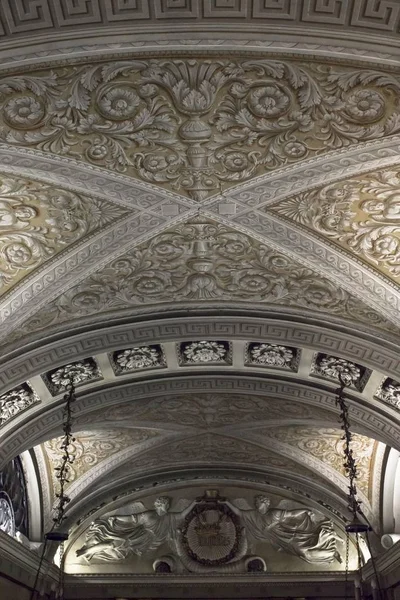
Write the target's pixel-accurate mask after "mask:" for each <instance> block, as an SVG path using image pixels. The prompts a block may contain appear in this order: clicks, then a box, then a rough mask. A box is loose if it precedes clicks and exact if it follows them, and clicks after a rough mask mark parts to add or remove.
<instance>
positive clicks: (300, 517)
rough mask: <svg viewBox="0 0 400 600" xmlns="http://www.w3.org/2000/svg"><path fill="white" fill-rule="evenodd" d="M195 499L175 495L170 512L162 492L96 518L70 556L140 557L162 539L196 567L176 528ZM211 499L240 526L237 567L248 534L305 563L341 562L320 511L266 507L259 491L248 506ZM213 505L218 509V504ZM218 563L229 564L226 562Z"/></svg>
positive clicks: (335, 539)
mask: <svg viewBox="0 0 400 600" xmlns="http://www.w3.org/2000/svg"><path fill="white" fill-rule="evenodd" d="M199 502H200V503H202V502H203V500H199V499H197V500H195V501H189V500H185V499H180V500H179V501H178V502H177V503H176V504H175V507H174V508H175V510H174V511H173V512H172V511H171V510H170V500H169V498H167V497H165V496H161V497H159V498H157V499H156V500H155V502H154V509H152V510H147V509H146V507H145V506H144V504H142V503H141V502H134V503H131V504H130V505H128V506H127V507H125V508H122V509H120V510H117V511H115V512H114V513H111V514H109V515H108V516H105V517H102V518H99V519H96V520H95V521H94V522H93V523H92V524H91V525H90V527H89V529H88V531H87V534H86V540H85V544H84V545H83V546H82V547H81V548H79V549H78V550H77V551H76V555H77V556H78V557H83V558H85V559H86V560H87V561H88V562H90V561H92V560H93V559H95V560H100V561H108V562H118V561H121V560H124V559H126V558H127V557H128V556H130V555H132V554H136V555H137V556H141V555H142V554H144V553H146V552H150V551H152V550H156V549H157V548H158V547H159V546H160V545H161V544H163V543H164V542H167V543H168V545H169V547H170V549H171V550H172V551H173V553H174V555H175V556H176V558H178V560H180V561H181V563H182V565H183V568H186V569H189V570H194V571H198V570H199V569H198V568H197V566H196V565H194V562H193V560H191V563H190V565H191V566H188V561H187V560H186V559H187V556H186V554H185V549H184V544H183V543H182V539H181V537H182V529H181V527H182V524H183V522H184V519H185V518H186V517H187V518H188V519H191V518H193V517H192V514H193V513H192V511H193V510H194V508H193V507H195V505H198V503H199ZM217 502H219V503H220V504H223V503H224V504H226V505H227V506H228V507H230V509H231V510H232V511H233V512H234V513H235V514H236V515H237V516H238V517H239V519H240V524H241V530H242V531H243V540H242V544H241V545H240V548H241V551H240V552H239V553H237V556H235V557H233V558H232V559H231V561H230V562H231V563H232V564H233V563H236V567H237V569H239V568H241V565H243V564H245V563H244V561H245V558H246V556H245V554H246V553H247V549H248V546H250V544H248V541H250V540H251V539H253V540H259V541H262V542H269V543H270V544H271V545H272V546H273V548H274V549H276V550H278V551H280V552H285V553H287V554H291V555H292V556H296V557H298V558H300V559H302V560H304V561H306V562H308V563H312V564H322V563H325V564H329V563H332V562H333V561H334V560H337V561H338V562H342V561H341V557H340V554H339V552H338V550H337V543H338V542H342V540H341V538H340V537H339V536H338V535H337V534H336V532H335V530H334V528H333V524H332V522H331V521H330V520H329V519H327V518H326V517H324V516H323V515H321V514H318V513H315V512H314V511H312V510H309V509H307V508H283V507H282V503H281V507H277V508H270V500H269V498H267V497H265V496H256V497H255V499H254V507H251V506H250V505H249V504H248V502H247V500H245V499H243V498H238V499H236V500H232V501H229V500H227V499H225V498H223V499H221V500H218V501H217ZM284 504H285V503H284ZM217 507H218V503H217ZM214 510H217V511H218V508H217V509H214ZM239 554H240V556H239ZM239 559H240V560H239ZM229 564H230V563H229ZM236 567H235V568H236ZM222 568H226V569H228V568H229V569H231V567H230V566H228V567H222V566H221V569H222ZM232 568H233V567H232ZM203 570H204V569H203Z"/></svg>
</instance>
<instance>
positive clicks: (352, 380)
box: [311, 352, 371, 392]
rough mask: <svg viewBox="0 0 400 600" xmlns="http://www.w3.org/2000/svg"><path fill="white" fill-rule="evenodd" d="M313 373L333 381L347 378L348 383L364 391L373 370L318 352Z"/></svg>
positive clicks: (312, 368) (312, 367)
mask: <svg viewBox="0 0 400 600" xmlns="http://www.w3.org/2000/svg"><path fill="white" fill-rule="evenodd" d="M311 374H312V375H316V376H318V377H323V378H325V379H330V380H331V381H339V378H340V377H342V378H343V379H345V380H346V385H349V386H351V387H353V388H354V389H356V390H358V391H359V392H362V391H363V389H364V387H365V385H366V383H367V381H368V379H369V377H370V375H371V371H370V370H369V369H367V368H366V367H363V366H362V365H358V364H356V363H354V362H352V361H350V360H346V359H344V358H339V357H338V356H331V355H329V354H322V353H320V352H318V353H317V354H316V355H315V356H314V360H313V364H312V366H311Z"/></svg>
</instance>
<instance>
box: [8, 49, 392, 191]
mask: <svg viewBox="0 0 400 600" xmlns="http://www.w3.org/2000/svg"><path fill="white" fill-rule="evenodd" d="M399 85H400V84H399V78H398V77H397V76H396V75H393V74H391V73H387V74H385V76H382V75H381V73H379V72H376V73H375V72H371V70H370V69H367V68H365V69H363V68H360V67H348V66H343V65H336V64H335V65H328V64H318V63H317V62H315V63H310V62H295V61H290V60H280V59H276V60H269V59H258V58H253V59H247V60H246V59H236V58H232V57H229V58H222V57H221V58H218V59H205V58H196V57H193V58H180V59H179V60H174V59H169V58H168V57H165V58H150V59H146V58H142V59H121V60H119V61H116V62H104V63H95V64H86V65H77V66H69V67H63V68H55V69H53V70H52V71H33V72H30V73H29V74H24V73H22V74H18V75H13V76H12V77H9V76H3V77H2V78H1V79H0V89H1V90H2V97H1V103H0V109H1V114H2V127H1V129H0V139H2V140H3V141H6V142H7V143H9V144H16V145H24V146H30V147H35V148H38V149H40V150H42V151H44V152H51V153H55V154H59V155H70V156H74V157H78V158H80V159H81V160H84V161H87V162H89V163H91V164H96V165H101V166H103V167H106V168H108V169H112V170H113V171H119V172H122V173H127V174H129V175H131V176H134V177H138V178H140V179H142V180H143V181H148V182H151V183H154V184H156V185H161V186H165V187H169V188H170V189H173V190H176V191H178V192H179V193H181V194H185V195H188V196H190V197H192V198H194V199H195V200H198V201H201V200H203V199H205V198H207V197H208V196H210V195H212V194H215V193H217V192H220V191H221V189H224V188H226V187H227V186H230V185H232V184H235V183H238V182H241V181H246V180H248V179H249V178H250V177H254V176H257V175H261V174H262V173H264V172H266V171H269V170H271V169H274V168H277V167H280V166H283V165H286V164H291V163H295V162H298V161H300V160H303V159H305V158H307V157H310V156H313V155H315V154H316V153H318V154H320V153H321V152H326V151H328V150H335V149H337V148H342V147H346V146H349V145H351V144H356V143H358V142H361V141H364V140H373V139H379V138H382V137H384V136H390V135H393V134H396V133H398V131H399V117H400V113H399V108H398V106H397V104H396V94H397V92H398V89H399Z"/></svg>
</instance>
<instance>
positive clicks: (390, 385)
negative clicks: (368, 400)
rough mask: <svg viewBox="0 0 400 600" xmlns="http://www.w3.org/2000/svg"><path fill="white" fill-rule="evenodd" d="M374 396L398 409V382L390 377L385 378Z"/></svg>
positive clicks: (399, 394) (399, 384) (399, 404)
mask: <svg viewBox="0 0 400 600" xmlns="http://www.w3.org/2000/svg"><path fill="white" fill-rule="evenodd" d="M375 396H376V398H379V400H383V402H386V403H387V404H390V406H394V407H395V408H397V409H398V410H400V383H399V382H398V381H394V380H393V379H390V378H387V379H385V380H384V381H383V382H382V384H381V385H380V387H379V389H378V390H377V392H376V394H375Z"/></svg>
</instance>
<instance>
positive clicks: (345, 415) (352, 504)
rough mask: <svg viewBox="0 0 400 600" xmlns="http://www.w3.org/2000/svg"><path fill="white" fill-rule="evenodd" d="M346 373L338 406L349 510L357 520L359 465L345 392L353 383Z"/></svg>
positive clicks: (340, 379)
mask: <svg viewBox="0 0 400 600" xmlns="http://www.w3.org/2000/svg"><path fill="white" fill-rule="evenodd" d="M346 375H347V374H345V373H339V382H340V388H339V389H338V392H337V397H336V404H337V405H338V406H339V409H340V420H341V423H342V429H343V437H342V439H343V440H344V451H343V452H344V457H345V460H344V463H343V466H344V469H345V473H346V476H347V478H348V480H349V493H348V494H347V500H348V509H349V510H350V511H351V512H352V513H353V518H354V519H355V518H356V516H357V513H359V512H360V502H359V501H358V500H357V485H356V481H357V477H358V471H357V463H356V459H355V458H354V455H353V450H352V448H351V441H352V439H353V436H352V433H351V430H350V421H349V409H348V407H347V404H346V402H345V399H344V390H345V387H346V385H349V384H350V383H351V379H350V376H349V375H347V376H346Z"/></svg>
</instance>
